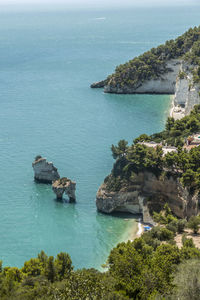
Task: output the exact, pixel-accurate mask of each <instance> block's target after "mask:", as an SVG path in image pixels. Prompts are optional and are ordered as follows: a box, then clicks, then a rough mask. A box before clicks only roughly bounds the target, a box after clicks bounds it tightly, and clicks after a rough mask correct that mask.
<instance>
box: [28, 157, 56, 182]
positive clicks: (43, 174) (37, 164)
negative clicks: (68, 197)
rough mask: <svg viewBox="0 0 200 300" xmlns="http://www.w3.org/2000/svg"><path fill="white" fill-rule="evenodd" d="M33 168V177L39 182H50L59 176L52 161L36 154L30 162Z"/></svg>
mask: <svg viewBox="0 0 200 300" xmlns="http://www.w3.org/2000/svg"><path fill="white" fill-rule="evenodd" d="M32 167H33V170H34V179H35V180H36V181H37V182H41V183H52V182H53V181H54V180H57V179H59V178H60V175H59V173H58V170H57V168H56V167H54V165H53V163H52V162H48V161H47V160H46V158H43V157H41V156H40V155H38V156H37V157H36V158H35V161H34V162H33V163H32Z"/></svg>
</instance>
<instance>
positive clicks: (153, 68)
mask: <svg viewBox="0 0 200 300" xmlns="http://www.w3.org/2000/svg"><path fill="white" fill-rule="evenodd" d="M199 49H200V27H194V28H193V29H192V28H190V29H189V30H188V31H187V32H185V33H184V34H183V35H181V36H179V37H178V38H176V39H175V40H170V41H167V42H166V43H165V44H164V45H160V46H158V47H157V48H152V49H151V50H150V51H147V52H145V53H144V54H142V55H140V56H138V57H136V58H134V59H132V60H130V61H129V62H127V63H125V64H122V65H120V66H118V67H117V68H116V70H115V73H114V74H112V75H110V76H109V77H108V78H107V81H108V84H109V85H111V86H112V87H121V88H123V87H124V86H127V87H131V88H138V87H139V86H140V85H141V83H142V82H144V81H145V80H149V79H156V78H159V77H160V76H161V75H162V74H163V73H165V72H166V71H170V69H168V68H167V64H166V62H167V61H168V60H169V59H175V58H183V59H185V60H187V61H189V62H190V63H191V64H192V65H194V67H193V68H192V72H193V75H194V82H200V50H199ZM179 76H180V77H181V78H184V77H185V74H184V73H183V72H182V73H180V74H179Z"/></svg>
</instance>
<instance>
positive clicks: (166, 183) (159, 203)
mask: <svg viewBox="0 0 200 300" xmlns="http://www.w3.org/2000/svg"><path fill="white" fill-rule="evenodd" d="M110 176H111V175H110ZM166 202H167V203H168V204H169V207H170V208H171V210H172V212H173V213H174V214H175V215H176V216H178V217H181V218H185V217H190V216H192V215H196V214H197V213H198V210H199V207H198V206H199V196H198V194H197V193H196V194H191V193H189V191H188V190H187V189H186V188H184V187H183V186H182V185H181V183H180V181H179V180H178V179H177V178H175V177H173V176H170V177H169V178H168V177H165V178H164V179H159V178H157V177H156V176H155V175H154V174H153V173H151V172H147V171H145V172H141V173H139V174H138V175H137V176H136V177H135V179H134V182H132V183H131V184H130V185H129V186H126V187H124V188H122V189H120V191H117V192H112V191H109V190H108V189H107V185H106V183H103V184H102V185H101V187H100V188H99V190H98V192H97V196H96V205H97V209H98V210H99V211H101V212H104V213H112V212H130V213H133V214H138V213H141V214H143V220H144V222H146V223H151V222H152V220H151V214H152V212H153V211H160V210H161V209H162V208H163V207H164V204H165V203H166Z"/></svg>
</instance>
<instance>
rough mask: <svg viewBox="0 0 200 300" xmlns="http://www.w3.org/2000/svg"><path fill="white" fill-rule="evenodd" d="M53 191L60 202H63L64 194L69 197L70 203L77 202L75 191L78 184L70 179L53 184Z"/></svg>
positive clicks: (61, 179)
mask: <svg viewBox="0 0 200 300" xmlns="http://www.w3.org/2000/svg"><path fill="white" fill-rule="evenodd" d="M52 189H53V191H54V193H55V194H56V197H57V199H58V200H62V198H63V194H64V193H65V194H66V195H68V197H69V202H75V201H76V196H75V190H76V183H75V182H73V181H71V180H70V179H68V178H66V177H63V178H60V179H58V180H56V181H54V182H53V184H52Z"/></svg>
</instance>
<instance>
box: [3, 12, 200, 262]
mask: <svg viewBox="0 0 200 300" xmlns="http://www.w3.org/2000/svg"><path fill="white" fill-rule="evenodd" d="M199 20H200V10H199V9H198V10H197V9H196V8H195V7H193V8H190V9H188V7H187V8H184V7H182V8H180V7H179V8H153V9H152V8H146V9H145V8H141V9H140V8H133V7H132V8H127V9H125V8H122V9H115V10H106V11H104V10H97V9H96V10H86V9H85V10H81V11H79V10H78V9H74V10H70V9H68V8H67V7H55V8H54V9H51V10H48V9H45V8H43V9H40V8H38V9H34V10H33V11H32V10H31V9H29V10H26V9H20V8H19V7H18V9H17V10H15V9H13V8H12V9H11V10H9V8H7V9H5V8H4V9H1V7H0V259H2V260H3V262H4V265H12V266H22V264H23V262H24V261H25V260H28V259H30V258H31V257H34V256H36V255H37V253H38V252H40V251H41V250H44V251H45V252H46V253H47V254H48V255H56V254H57V253H59V252H61V251H66V252H68V253H69V254H70V255H71V257H72V260H73V264H74V266H75V267H76V268H82V267H96V268H100V266H101V264H102V263H104V262H105V260H106V257H107V256H108V253H109V251H110V250H111V248H112V247H113V246H115V245H116V244H117V243H118V242H119V241H122V240H124V239H126V238H127V237H128V234H130V230H131V229H132V228H133V223H134V222H135V221H134V220H131V219H128V218H127V216H121V217H119V216H108V215H103V214H100V213H98V212H97V211H96V206H95V195H96V192H97V189H98V187H99V185H100V184H101V183H102V182H103V180H104V177H105V176H106V175H107V174H108V173H109V172H110V170H111V168H112V165H113V159H112V156H111V151H110V147H111V144H116V143H117V142H118V141H119V140H120V139H122V138H125V139H127V140H128V141H129V143H131V142H132V140H133V138H135V137H136V136H138V135H139V134H142V133H144V132H146V133H147V134H150V133H153V132H156V131H159V130H162V129H163V128H164V123H165V120H166V117H167V116H168V112H169V107H170V97H169V96H155V95H128V96H126V95H111V94H104V93H103V91H102V90H101V89H96V90H94V89H90V87H89V86H90V84H91V83H92V82H95V81H98V80H101V79H104V78H105V77H106V76H107V75H108V74H110V73H112V72H113V71H114V68H115V66H116V65H118V64H120V63H123V62H126V61H127V60H129V59H131V58H133V57H134V56H136V55H139V54H141V53H142V52H144V51H145V50H148V49H149V48H151V47H154V46H157V45H159V44H160V43H163V42H164V41H165V40H166V39H171V38H174V37H176V36H178V35H179V34H181V33H183V32H184V31H185V30H186V29H187V28H188V27H190V26H194V25H198V24H199ZM38 154H40V155H42V156H44V157H46V158H47V159H48V160H49V161H53V163H54V164H55V166H56V167H57V168H58V170H59V172H60V174H61V176H67V177H69V178H71V179H72V180H75V181H76V183H77V192H76V194H77V203H76V204H75V205H73V204H68V203H61V202H56V201H55V195H54V194H53V192H52V190H51V186H50V185H45V184H36V183H35V182H34V180H33V170H32V165H31V164H32V161H33V159H34V157H35V156H36V155H38ZM135 224H136V223H135Z"/></svg>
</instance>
